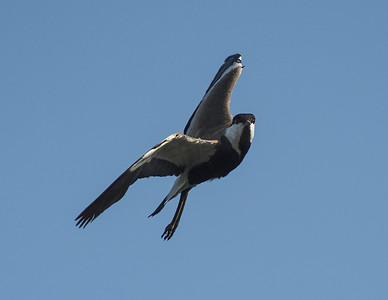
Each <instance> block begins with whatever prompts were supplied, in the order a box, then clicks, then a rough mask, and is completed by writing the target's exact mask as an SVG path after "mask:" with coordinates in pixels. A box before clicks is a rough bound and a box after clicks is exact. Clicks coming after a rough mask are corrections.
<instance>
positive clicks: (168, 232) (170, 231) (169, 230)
mask: <svg viewBox="0 0 388 300" xmlns="http://www.w3.org/2000/svg"><path fill="white" fill-rule="evenodd" d="M175 229H176V226H174V224H172V223H170V224H168V225H167V226H166V229H164V232H163V234H162V236H161V238H162V239H164V240H165V241H168V240H169V239H171V238H172V236H173V235H174V232H175Z"/></svg>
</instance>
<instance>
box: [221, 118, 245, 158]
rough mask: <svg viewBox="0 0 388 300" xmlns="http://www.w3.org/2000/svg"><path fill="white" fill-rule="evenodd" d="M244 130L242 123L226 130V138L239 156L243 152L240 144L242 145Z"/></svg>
mask: <svg viewBox="0 0 388 300" xmlns="http://www.w3.org/2000/svg"><path fill="white" fill-rule="evenodd" d="M243 130H244V125H243V124H241V123H238V124H233V125H232V126H230V127H229V128H227V129H226V130H225V136H226V138H227V139H228V140H229V142H230V144H231V145H232V147H233V149H234V150H236V152H237V153H238V154H239V155H240V154H241V150H240V147H239V145H238V144H239V143H240V138H241V135H242V132H243Z"/></svg>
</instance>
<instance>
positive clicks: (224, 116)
mask: <svg viewBox="0 0 388 300" xmlns="http://www.w3.org/2000/svg"><path fill="white" fill-rule="evenodd" d="M242 68H243V66H242V64H241V55H240V54H238V53H237V54H234V55H231V56H229V57H227V58H226V59H225V62H224V64H223V65H222V66H221V68H220V69H219V70H218V72H217V74H216V76H215V77H214V79H213V81H212V82H211V83H210V86H209V88H208V89H207V90H206V93H205V96H204V97H203V99H202V101H201V102H200V103H199V105H198V106H197V108H196V109H195V111H194V113H193V114H192V116H191V117H190V119H189V121H188V123H187V125H186V127H185V130H184V133H185V134H187V135H189V136H194V137H200V138H204V139H218V138H219V137H220V136H221V135H222V134H223V131H224V129H225V128H227V127H229V126H230V124H231V123H232V119H233V118H232V115H231V113H230V98H231V95H232V91H233V88H234V86H235V84H236V81H237V79H238V77H239V76H240V74H241V71H242Z"/></svg>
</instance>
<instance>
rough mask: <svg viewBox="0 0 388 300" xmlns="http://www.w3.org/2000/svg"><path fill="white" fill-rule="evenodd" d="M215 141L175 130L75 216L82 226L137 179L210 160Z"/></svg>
mask: <svg viewBox="0 0 388 300" xmlns="http://www.w3.org/2000/svg"><path fill="white" fill-rule="evenodd" d="M217 144H218V141H215V140H201V139H196V138H192V137H189V136H187V135H184V134H181V133H175V134H172V135H170V136H169V137H167V138H166V139H164V140H163V141H162V142H160V143H159V144H157V145H156V146H154V147H153V148H152V149H151V150H149V151H148V152H147V153H145V154H144V155H143V156H142V157H140V158H139V159H138V160H137V161H136V162H135V163H134V164H133V165H132V166H130V167H129V168H128V169H127V170H126V171H125V172H124V173H123V174H121V175H120V176H119V177H118V178H117V179H116V180H115V181H114V182H113V183H112V184H111V185H110V186H109V187H108V188H107V189H106V190H105V191H104V192H103V193H102V194H101V195H100V196H99V197H98V198H97V199H96V200H94V201H93V202H92V203H91V204H90V205H89V206H88V207H87V208H85V210H84V211H83V212H81V214H80V215H79V216H78V217H77V218H76V219H75V220H76V221H78V222H77V224H76V226H79V227H85V226H86V225H87V224H88V223H90V222H92V221H93V220H94V219H95V218H97V217H98V216H99V215H100V214H101V213H102V212H103V211H105V210H106V209H107V208H109V207H110V206H111V205H113V204H114V203H116V202H117V201H119V200H120V199H121V198H122V197H124V195H125V193H126V192H127V190H128V188H129V186H131V185H132V184H133V183H135V181H136V180H137V179H140V178H145V177H151V176H171V175H175V176H178V175H179V174H181V173H182V172H183V170H184V169H185V168H187V167H190V166H192V165H195V164H200V163H203V162H205V161H206V160H208V159H209V157H210V156H211V155H212V154H214V152H215V150H216V145H217Z"/></svg>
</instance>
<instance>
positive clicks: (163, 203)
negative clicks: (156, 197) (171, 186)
mask: <svg viewBox="0 0 388 300" xmlns="http://www.w3.org/2000/svg"><path fill="white" fill-rule="evenodd" d="M167 202H168V201H167V197H166V198H164V199H163V201H162V203H160V204H159V206H158V207H157V208H156V209H155V211H154V212H153V213H152V214H150V215H149V216H148V218H149V217H153V216H155V215H157V214H158V213H160V211H161V210H162V209H163V208H164V206H165V205H166V204H167Z"/></svg>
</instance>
